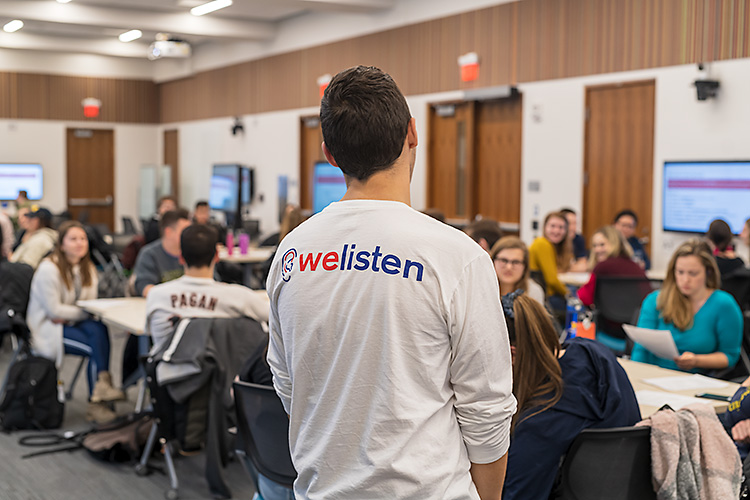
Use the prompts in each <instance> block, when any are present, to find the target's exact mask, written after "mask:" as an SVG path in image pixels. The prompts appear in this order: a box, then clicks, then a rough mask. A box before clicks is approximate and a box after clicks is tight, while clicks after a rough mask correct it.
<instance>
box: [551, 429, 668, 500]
mask: <svg viewBox="0 0 750 500" xmlns="http://www.w3.org/2000/svg"><path fill="white" fill-rule="evenodd" d="M650 440H651V428H650V427H617V428H613V429H586V430H584V431H583V432H581V433H580V434H579V435H578V437H577V438H576V439H575V441H573V444H571V445H570V450H568V454H567V455H566V456H565V459H564V460H563V464H562V467H561V470H560V473H559V476H558V482H557V485H556V487H555V488H554V490H553V492H552V495H551V496H550V499H554V500H601V499H602V498H606V499H607V500H652V499H653V500H656V493H654V490H653V485H652V480H651V477H652V476H651V441H650Z"/></svg>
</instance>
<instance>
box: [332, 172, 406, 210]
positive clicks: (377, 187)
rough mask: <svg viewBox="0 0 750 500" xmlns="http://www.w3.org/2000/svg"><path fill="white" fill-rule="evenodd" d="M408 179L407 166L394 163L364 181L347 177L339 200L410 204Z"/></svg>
mask: <svg viewBox="0 0 750 500" xmlns="http://www.w3.org/2000/svg"><path fill="white" fill-rule="evenodd" d="M410 180H411V179H410V172H409V166H408V165H399V164H394V165H393V166H392V167H390V168H388V169H386V170H382V171H380V172H376V173H374V174H373V175H371V176H370V177H369V178H368V179H366V180H364V181H359V180H357V179H353V178H349V179H347V181H348V182H347V187H346V194H345V195H344V197H343V198H341V200H342V201H346V200H386V201H400V202H402V203H406V204H407V205H411V192H410V189H409V183H410Z"/></svg>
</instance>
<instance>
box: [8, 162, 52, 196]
mask: <svg viewBox="0 0 750 500" xmlns="http://www.w3.org/2000/svg"><path fill="white" fill-rule="evenodd" d="M21 190H25V191H26V193H27V196H28V198H29V199H30V200H41V199H42V196H43V194H44V182H43V176H42V166H41V165H39V164H38V163H0V200H15V199H16V198H18V192H19V191H21Z"/></svg>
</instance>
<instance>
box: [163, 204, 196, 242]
mask: <svg viewBox="0 0 750 500" xmlns="http://www.w3.org/2000/svg"><path fill="white" fill-rule="evenodd" d="M180 219H185V220H190V213H189V212H188V211H187V210H185V209H184V208H178V209H177V210H167V211H166V212H164V215H162V216H161V218H160V219H159V232H160V234H161V235H162V236H163V235H164V230H165V229H166V228H168V227H174V226H175V225H176V224H177V221H178V220H180Z"/></svg>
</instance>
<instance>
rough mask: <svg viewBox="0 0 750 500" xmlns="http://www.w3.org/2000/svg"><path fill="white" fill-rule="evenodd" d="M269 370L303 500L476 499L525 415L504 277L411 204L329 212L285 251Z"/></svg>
mask: <svg viewBox="0 0 750 500" xmlns="http://www.w3.org/2000/svg"><path fill="white" fill-rule="evenodd" d="M267 288H268V292H269V296H270V299H271V315H270V330H271V335H270V346H269V352H268V361H269V364H270V366H271V369H272V372H273V379H274V386H275V388H276V391H277V393H278V394H279V396H280V397H281V400H282V402H283V404H284V406H285V408H286V410H287V412H288V413H289V414H290V446H291V449H292V457H293V461H294V464H295V467H296V469H297V471H298V474H299V476H298V479H297V482H296V483H295V494H296V495H297V496H298V497H299V498H311V499H323V498H326V499H327V498H357V499H367V498H373V499H375V498H377V499H380V498H400V499H402V498H419V499H424V498H441V499H442V498H450V499H476V498H479V497H478V494H477V492H476V488H475V487H474V484H473V482H472V480H471V476H470V473H469V468H470V466H471V463H470V462H475V463H490V462H493V461H495V460H497V459H499V458H501V457H502V456H503V455H504V454H505V452H506V451H507V449H508V445H509V428H510V419H511V416H512V415H513V412H514V411H515V407H516V402H515V398H514V397H513V395H512V394H511V390H512V375H511V359H510V348H509V343H508V336H507V331H506V327H505V322H504V317H503V314H502V309H501V307H500V301H499V299H498V297H499V291H498V283H497V278H496V276H495V272H494V268H493V266H492V263H491V261H490V259H489V256H488V255H487V253H486V252H485V251H484V250H482V249H481V248H480V247H479V246H478V245H477V244H476V243H474V242H473V241H472V240H471V239H470V238H469V237H467V236H466V235H464V234H463V233H461V232H459V231H456V230H455V229H453V228H451V227H449V226H447V225H444V224H442V223H440V222H437V221H435V220H433V219H430V218H429V217H427V216H424V215H422V214H420V213H419V212H417V211H415V210H413V209H411V208H409V207H408V206H407V205H405V204H403V203H398V202H390V201H373V200H356V201H345V202H338V203H334V204H332V205H330V206H329V207H328V208H326V209H325V210H324V211H323V212H321V213H320V214H318V215H316V216H314V217H312V218H311V219H310V220H309V221H307V222H305V223H304V224H302V225H301V226H300V227H298V228H297V229H295V230H294V231H293V232H292V233H290V234H289V235H288V236H287V237H286V238H284V240H283V242H282V244H281V246H280V248H279V250H278V251H277V252H276V258H275V260H274V263H273V266H272V268H271V272H270V275H269V278H268V283H267Z"/></svg>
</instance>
